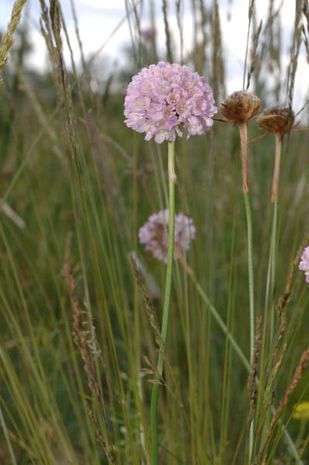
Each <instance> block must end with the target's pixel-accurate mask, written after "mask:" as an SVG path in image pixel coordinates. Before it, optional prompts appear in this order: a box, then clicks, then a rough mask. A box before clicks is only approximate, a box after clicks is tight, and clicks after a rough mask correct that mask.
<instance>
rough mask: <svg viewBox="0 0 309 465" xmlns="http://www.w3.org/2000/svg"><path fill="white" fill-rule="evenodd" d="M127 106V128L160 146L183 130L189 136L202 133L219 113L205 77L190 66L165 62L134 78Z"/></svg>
mask: <svg viewBox="0 0 309 465" xmlns="http://www.w3.org/2000/svg"><path fill="white" fill-rule="evenodd" d="M124 105H125V110H124V114H125V117H126V120H125V123H126V125H127V126H128V127H129V128H132V129H134V130H135V131H137V132H145V133H146V136H145V140H150V139H152V138H153V137H154V139H155V141H156V142H157V143H161V142H163V141H165V140H166V141H169V142H173V141H174V140H175V139H176V136H177V135H178V136H182V131H183V130H184V129H185V130H186V131H187V134H188V137H189V136H193V135H198V134H203V133H204V132H206V131H207V130H208V129H209V128H210V127H211V126H212V125H213V119H212V117H213V115H214V114H215V113H216V110H217V109H216V107H215V105H214V98H213V92H212V89H211V87H210V86H209V85H208V84H206V82H205V79H204V78H203V77H201V76H199V75H198V74H197V73H194V72H193V71H191V70H190V69H189V68H188V67H187V66H181V65H178V64H175V63H174V64H170V63H164V62H160V63H158V64H156V65H150V66H149V67H148V68H143V69H142V70H141V71H140V72H139V73H138V74H136V75H135V76H133V78H132V81H131V82H130V84H129V86H128V89H127V93H126V97H125V104H124Z"/></svg>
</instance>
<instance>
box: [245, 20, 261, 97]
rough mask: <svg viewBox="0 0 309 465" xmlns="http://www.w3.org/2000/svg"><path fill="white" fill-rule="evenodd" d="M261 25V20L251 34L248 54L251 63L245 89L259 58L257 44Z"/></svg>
mask: <svg viewBox="0 0 309 465" xmlns="http://www.w3.org/2000/svg"><path fill="white" fill-rule="evenodd" d="M262 26H263V21H260V24H259V26H258V28H257V30H256V31H255V32H254V35H253V40H252V49H251V54H250V55H251V57H250V59H251V64H250V69H249V71H248V74H247V85H246V90H248V89H249V87H250V83H251V77H252V75H253V73H254V72H255V70H256V68H257V64H258V59H259V55H258V53H257V49H258V45H259V39H260V35H261V32H262Z"/></svg>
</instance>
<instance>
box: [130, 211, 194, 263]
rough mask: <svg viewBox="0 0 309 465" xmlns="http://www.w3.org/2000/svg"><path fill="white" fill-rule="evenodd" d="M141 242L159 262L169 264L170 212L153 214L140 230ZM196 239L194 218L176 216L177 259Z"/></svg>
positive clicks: (181, 215) (180, 214)
mask: <svg viewBox="0 0 309 465" xmlns="http://www.w3.org/2000/svg"><path fill="white" fill-rule="evenodd" d="M138 236H139V240H140V243H141V244H144V245H145V249H146V250H147V252H149V253H150V254H151V255H152V256H153V257H155V258H156V259H157V260H160V261H162V262H164V263H167V245H168V210H161V211H159V212H158V213H154V214H152V215H151V216H150V217H149V218H148V221H147V223H145V224H144V226H142V227H141V228H140V230H139V234H138ZM194 238H195V226H194V224H193V221H192V218H189V217H188V216H186V215H183V214H182V213H179V214H178V215H176V216H175V258H177V256H178V257H179V256H180V255H183V254H184V253H185V251H186V250H188V249H189V247H190V242H191V240H192V239H194Z"/></svg>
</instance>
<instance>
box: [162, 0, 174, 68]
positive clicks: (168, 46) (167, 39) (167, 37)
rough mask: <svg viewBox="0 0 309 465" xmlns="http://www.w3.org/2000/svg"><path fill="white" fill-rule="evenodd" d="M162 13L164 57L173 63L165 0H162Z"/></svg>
mask: <svg viewBox="0 0 309 465" xmlns="http://www.w3.org/2000/svg"><path fill="white" fill-rule="evenodd" d="M162 13H163V19H164V30H165V44H166V58H167V61H168V62H169V63H173V54H172V43H171V32H170V28H169V24H168V11H167V0H162Z"/></svg>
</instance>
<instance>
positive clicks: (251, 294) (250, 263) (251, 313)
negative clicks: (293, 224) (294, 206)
mask: <svg viewBox="0 0 309 465" xmlns="http://www.w3.org/2000/svg"><path fill="white" fill-rule="evenodd" d="M243 195H244V201H245V210H246V220H247V236H248V240H247V241H248V280H249V320H250V363H251V366H253V362H254V337H255V328H254V326H255V324H254V323H255V312H254V279H253V240H252V218H251V206H250V198H249V192H248V191H244V192H243ZM253 443H254V420H253V419H252V421H251V424H250V428H249V465H250V463H251V460H252V454H253Z"/></svg>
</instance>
